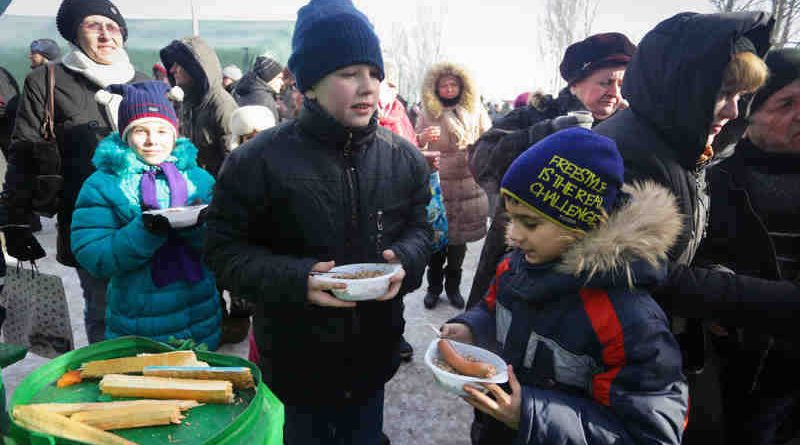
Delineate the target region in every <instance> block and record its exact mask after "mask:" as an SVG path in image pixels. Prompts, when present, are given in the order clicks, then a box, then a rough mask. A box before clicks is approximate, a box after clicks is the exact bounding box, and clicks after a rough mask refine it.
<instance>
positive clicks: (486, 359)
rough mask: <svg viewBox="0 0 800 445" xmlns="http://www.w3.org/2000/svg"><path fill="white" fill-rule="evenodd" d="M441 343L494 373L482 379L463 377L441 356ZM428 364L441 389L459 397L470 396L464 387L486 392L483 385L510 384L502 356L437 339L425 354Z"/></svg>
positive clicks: (463, 344) (464, 344)
mask: <svg viewBox="0 0 800 445" xmlns="http://www.w3.org/2000/svg"><path fill="white" fill-rule="evenodd" d="M439 340H442V341H445V342H448V343H449V344H450V346H452V348H453V349H454V350H455V351H456V352H457V353H458V354H459V355H460V356H461V358H462V359H464V360H467V361H469V362H473V363H477V364H481V365H482V366H481V368H483V369H484V370H490V369H494V372H493V373H491V372H489V373H484V374H482V375H483V377H475V376H469V375H464V374H461V373H460V372H459V371H458V370H456V369H455V368H454V367H453V366H452V365H451V364H450V363H448V362H447V361H446V360H445V359H444V357H443V356H442V354H441V352H440V350H439ZM425 365H427V366H428V368H430V370H431V371H433V377H434V378H435V379H436V383H438V384H439V386H440V387H442V389H444V390H445V391H447V392H449V393H452V394H456V395H459V396H465V395H467V393H466V392H465V391H464V389H463V386H464V385H469V386H474V387H475V388H478V389H480V390H482V391H483V390H485V388H484V387H483V385H481V383H497V384H500V383H505V382H507V381H508V371H507V368H508V366H507V365H506V362H505V361H504V360H503V359H502V358H500V356H498V355H497V354H495V353H493V352H491V351H487V350H486V349H483V348H479V347H477V346H472V345H468V344H466V343H459V342H457V341H453V340H447V339H439V338H437V339H434V340H433V341H432V342H431V344H430V345H429V346H428V350H427V351H425Z"/></svg>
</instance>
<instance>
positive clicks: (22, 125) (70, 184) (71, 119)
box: [5, 63, 148, 266]
mask: <svg viewBox="0 0 800 445" xmlns="http://www.w3.org/2000/svg"><path fill="white" fill-rule="evenodd" d="M147 79H148V77H147V75H145V74H143V73H140V72H136V74H135V75H134V77H133V79H131V80H130V82H131V83H132V82H140V81H143V80H147ZM99 89H100V87H99V86H98V85H96V84H94V83H93V82H91V81H90V80H89V79H88V78H86V77H85V76H83V75H82V74H80V73H78V72H75V71H71V70H69V69H67V68H65V67H64V65H63V64H62V63H57V64H56V65H55V116H54V119H55V133H56V142H57V145H58V150H59V152H60V158H61V159H50V160H47V162H50V163H60V166H61V172H62V175H63V177H64V187H63V191H62V202H63V205H62V208H61V211H60V212H59V213H58V242H57V247H58V252H57V259H58V261H59V262H60V263H62V264H65V265H68V266H77V265H78V263H77V262H76V261H75V258H74V257H73V256H72V251H71V250H70V241H69V236H70V224H71V222H72V211H73V210H74V205H75V200H76V199H77V197H78V192H79V191H80V189H81V185H83V181H84V180H85V179H86V178H88V177H89V175H91V174H92V172H94V170H95V169H94V165H93V164H92V156H93V155H94V150H95V147H96V146H97V143H98V142H100V140H102V139H103V138H104V137H106V136H107V135H108V134H109V133H111V131H112V126H111V120H110V118H109V117H108V116H107V115H106V111H105V106H103V105H101V104H99V103H97V101H96V100H95V98H94V95H95V93H96V92H97V90H99ZM46 95H47V66H46V65H42V66H40V67H38V68H36V69H35V70H33V71H32V72H31V73H30V74H28V77H26V78H25V86H24V88H23V92H22V98H21V99H20V103H19V108H18V110H17V116H16V121H15V126H14V132H13V134H12V137H11V147H10V148H9V156H8V171H7V172H6V183H5V187H6V190H8V191H9V202H10V207H11V208H12V209H13V211H12V212H11V215H10V217H11V218H12V219H13V220H14V221H12V222H15V223H22V224H27V222H28V221H30V211H31V197H32V194H33V188H34V186H35V182H34V176H33V175H35V171H36V166H35V165H30V161H31V155H32V152H33V149H34V145H35V144H41V143H44V139H43V138H42V134H41V127H42V119H43V117H44V114H45V111H44V110H45V97H46Z"/></svg>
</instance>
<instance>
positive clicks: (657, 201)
mask: <svg viewBox="0 0 800 445" xmlns="http://www.w3.org/2000/svg"><path fill="white" fill-rule="evenodd" d="M622 191H623V192H625V193H626V194H627V195H628V199H627V200H626V202H624V203H623V204H622V206H621V207H619V208H617V209H616V210H615V211H614V212H613V213H611V215H610V216H609V217H608V221H607V222H606V224H603V225H601V226H599V227H597V228H596V229H594V230H592V231H590V232H588V233H587V234H586V236H585V237H584V238H583V239H581V240H580V241H578V242H577V243H575V244H574V245H573V246H572V247H571V248H570V250H569V251H567V252H566V253H565V254H564V255H563V256H562V258H561V260H562V261H561V264H559V267H558V268H559V271H561V272H565V273H569V274H571V275H573V276H581V277H586V279H587V280H588V281H589V282H592V281H594V280H595V279H603V278H602V277H603V276H606V278H611V279H612V280H613V281H615V282H618V279H619V278H624V279H625V281H626V282H627V284H628V286H629V287H634V286H635V285H637V284H640V283H637V282H638V281H639V278H641V277H637V276H636V271H637V269H640V268H639V267H637V266H638V265H637V263H642V264H641V266H644V267H648V266H649V267H650V268H659V267H660V265H661V264H663V263H664V262H665V261H666V259H667V252H669V249H670V248H671V247H672V245H673V244H675V241H676V240H677V239H678V234H679V233H680V231H681V228H682V222H681V215H680V213H678V205H677V202H676V200H675V196H674V195H672V193H670V191H669V190H667V189H666V188H665V187H663V186H661V185H658V184H656V183H655V182H652V181H647V182H636V183H634V184H632V185H631V184H625V185H624V186H623V188H622Z"/></svg>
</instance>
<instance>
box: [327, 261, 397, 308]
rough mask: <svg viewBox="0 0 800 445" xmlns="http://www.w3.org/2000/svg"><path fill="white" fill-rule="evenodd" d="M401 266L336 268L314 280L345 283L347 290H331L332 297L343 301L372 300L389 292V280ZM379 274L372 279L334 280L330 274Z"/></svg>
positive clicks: (351, 265)
mask: <svg viewBox="0 0 800 445" xmlns="http://www.w3.org/2000/svg"><path fill="white" fill-rule="evenodd" d="M401 267H402V266H401V265H400V264H389V263H359V264H348V265H345V266H337V267H334V268H333V269H331V270H330V272H328V273H327V274H325V275H318V276H316V278H317V279H318V280H319V281H321V282H323V283H345V284H347V289H333V290H331V292H333V295H335V296H336V298H338V299H340V300H345V301H364V300H374V299H376V298H378V297H380V296H382V295H384V294H385V293H386V292H387V291H388V290H389V278H391V276H392V275H394V274H395V273H397V272H398V271H399V270H400V268H401ZM372 271H375V272H380V273H381V274H380V275H379V276H376V277H372V278H353V279H348V278H335V277H334V276H331V274H334V275H335V274H337V273H338V274H358V273H364V272H372Z"/></svg>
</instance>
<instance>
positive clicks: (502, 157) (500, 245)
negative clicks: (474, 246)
mask: <svg viewBox="0 0 800 445" xmlns="http://www.w3.org/2000/svg"><path fill="white" fill-rule="evenodd" d="M635 49H636V47H635V46H634V45H633V43H631V42H630V40H628V38H627V37H625V35H623V34H620V33H603V34H595V35H593V36H590V37H587V38H586V39H585V40H582V41H580V42H577V43H574V44H572V45H570V46H569V47H568V48H567V50H566V51H565V52H564V58H563V59H562V61H561V66H560V68H561V76H562V77H563V78H564V80H565V81H566V82H567V84H568V85H567V87H565V88H564V89H563V90H561V92H560V93H559V94H558V98H557V99H553V97H552V96H550V95H547V96H541V97H540V98H539V100H534V101H533V102H532V103H531V104H529V105H526V106H524V107H521V108H517V109H515V110H513V111H512V112H511V113H509V114H508V115H506V116H505V117H504V118H502V119H500V120H498V121H497V122H495V123H494V126H493V127H492V129H491V130H489V131H487V132H486V133H485V134H484V135H483V136H481V138H480V139H479V140H478V142H476V143H475V145H474V146H473V147H472V148H471V149H470V153H469V158H470V159H469V163H470V169H471V170H472V172H473V174H474V175H475V179H476V180H477V181H478V183H479V184H480V185H481V186H482V187H483V188H484V190H486V193H487V194H489V195H490V196H492V195H493V196H494V197H495V198H494V199H492V200H493V201H496V197H497V196H498V193H499V191H500V186H499V184H500V180H501V179H502V178H503V175H504V174H505V172H506V170H507V169H508V167H509V166H510V165H511V162H513V161H514V159H516V158H517V156H519V155H520V154H521V153H523V152H524V151H525V150H527V149H528V148H529V147H530V146H531V145H533V144H534V143H535V142H537V141H538V140H540V139H542V138H544V137H545V136H547V135H549V134H550V133H553V132H555V131H558V130H560V129H563V128H567V127H570V126H574V125H584V126H591V125H592V124H593V123H598V122H601V121H603V120H604V119H607V118H608V117H609V116H611V115H612V114H614V113H615V112H616V111H617V110H618V109H619V108H620V107H623V106H624V100H623V98H622V95H621V92H620V91H621V86H622V79H623V77H624V76H625V66H626V64H627V63H628V61H629V60H630V58H631V56H633V52H634V51H635ZM574 111H582V112H584V113H577V114H575V113H573V115H568V113H570V112H574ZM586 111H588V112H589V113H591V114H589V113H585V112H586ZM507 223H508V219H507V218H506V213H505V210H504V209H503V206H502V205H495V206H494V217H493V218H492V225H491V227H490V228H489V233H488V234H487V235H486V241H485V242H484V244H483V249H482V250H481V256H480V260H479V263H478V268H477V270H476V271H475V278H474V279H473V281H472V289H471V290H470V293H469V301H468V302H467V307H472V306H473V305H475V304H477V303H478V302H480V301H481V299H482V298H483V297H484V295H486V292H487V291H488V290H489V283H490V282H491V280H492V278H494V275H495V268H496V267H497V264H498V263H499V262H500V259H501V258H502V257H503V254H504V253H505V252H506V243H505V235H504V234H505V226H506V225H507Z"/></svg>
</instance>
